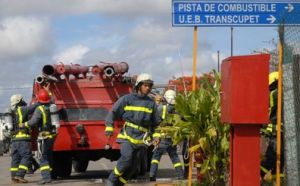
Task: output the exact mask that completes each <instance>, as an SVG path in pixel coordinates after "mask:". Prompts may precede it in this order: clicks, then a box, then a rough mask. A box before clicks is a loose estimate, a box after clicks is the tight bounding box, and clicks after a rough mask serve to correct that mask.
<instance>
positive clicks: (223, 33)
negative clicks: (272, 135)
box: [0, 0, 278, 112]
mask: <svg viewBox="0 0 300 186" xmlns="http://www.w3.org/2000/svg"><path fill="white" fill-rule="evenodd" d="M230 35H231V34H230V28H229V27H199V28H198V41H197V42H198V49H197V75H201V74H202V73H205V72H209V71H211V70H212V69H217V64H218V63H217V59H218V55H217V51H220V60H223V59H225V58H227V57H229V56H230V53H231V50H230V48H231V47H230V46H231V45H230V43H231V42H230V41H231V40H230ZM277 40H278V36H277V28H276V27H235V28H234V29H233V54H234V55H247V54H251V53H253V51H261V50H263V49H268V50H272V49H274V48H275V44H274V43H276V42H277ZM60 61H61V62H63V63H65V64H70V63H72V64H81V65H93V64H97V62H99V61H106V62H121V61H125V62H127V63H128V64H129V74H130V75H133V74H140V73H150V74H151V75H152V76H153V78H154V81H155V83H167V82H168V80H169V79H172V77H179V76H181V75H185V76H186V75H192V61H193V27H172V1H171V0H22V1H20V0H0V64H1V67H0V69H1V73H0V112H3V111H4V109H5V108H6V107H8V105H9V99H10V96H11V95H13V94H16V93H21V94H23V95H24V98H25V100H26V101H27V102H29V99H30V97H31V94H32V88H31V87H32V83H33V79H34V78H35V77H36V76H37V75H39V74H41V69H42V67H43V66H44V65H46V64H55V63H57V62H60Z"/></svg>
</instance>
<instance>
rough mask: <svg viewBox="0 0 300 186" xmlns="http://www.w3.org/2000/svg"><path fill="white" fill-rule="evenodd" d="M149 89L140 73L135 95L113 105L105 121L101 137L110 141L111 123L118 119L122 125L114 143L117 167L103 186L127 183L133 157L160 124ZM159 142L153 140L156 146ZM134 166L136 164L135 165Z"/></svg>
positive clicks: (149, 83) (148, 82)
mask: <svg viewBox="0 0 300 186" xmlns="http://www.w3.org/2000/svg"><path fill="white" fill-rule="evenodd" d="M152 86H153V80H152V77H151V75H149V74H144V73H143V74H140V75H139V76H138V77H137V80H136V83H135V87H134V89H135V92H134V93H131V94H128V95H125V96H123V97H121V98H120V99H119V100H118V101H117V102H116V103H115V104H114V106H113V108H112V111H111V112H110V113H109V114H108V116H107V118H106V123H105V125H106V128H105V135H106V136H107V137H108V138H110V137H111V136H112V135H113V130H114V121H115V120H116V119H122V120H124V121H125V123H124V126H123V128H122V130H121V131H120V133H119V134H118V136H117V142H118V143H120V145H121V149H120V152H121V157H120V158H119V160H118V162H117V165H116V166H115V168H114V170H113V171H112V172H111V174H110V175H109V178H108V181H107V185H109V186H118V185H124V184H126V183H127V180H128V179H130V177H131V174H132V173H134V171H135V169H136V167H134V165H135V164H136V162H135V161H136V159H137V154H141V151H145V149H146V148H147V145H145V139H146V137H147V136H151V134H152V133H153V131H154V129H155V127H157V126H158V124H159V123H160V121H161V120H160V118H159V115H158V112H157V106H156V104H155V102H154V101H153V100H152V99H151V98H150V97H148V94H149V93H150V91H151V89H152ZM158 143H159V139H154V140H153V144H154V145H155V146H156V145H157V144H158ZM137 166H138V165H137Z"/></svg>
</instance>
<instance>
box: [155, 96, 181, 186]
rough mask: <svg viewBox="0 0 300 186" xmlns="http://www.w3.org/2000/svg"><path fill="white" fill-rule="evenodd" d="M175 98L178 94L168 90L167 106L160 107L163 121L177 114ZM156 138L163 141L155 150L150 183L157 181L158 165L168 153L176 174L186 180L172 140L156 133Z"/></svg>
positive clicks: (161, 105)
mask: <svg viewBox="0 0 300 186" xmlns="http://www.w3.org/2000/svg"><path fill="white" fill-rule="evenodd" d="M175 96H176V93H175V91H174V90H167V91H166V92H165V94H164V98H165V100H166V102H167V104H160V105H159V106H158V111H159V113H160V116H161V119H162V120H163V119H165V118H166V115H167V114H174V113H175ZM168 126H172V124H168ZM154 137H160V138H161V141H160V143H159V145H158V148H157V149H155V150H154V152H153V156H152V160H151V168H150V181H156V172H157V169H158V164H159V161H160V158H161V156H162V155H163V154H164V153H165V152H167V153H168V154H169V157H170V159H171V160H172V163H173V165H174V168H175V170H176V174H177V177H178V179H179V180H183V179H184V173H183V169H182V164H181V162H180V159H179V157H178V154H177V148H176V146H174V145H173V141H172V138H171V137H169V136H166V135H165V134H163V133H155V134H154Z"/></svg>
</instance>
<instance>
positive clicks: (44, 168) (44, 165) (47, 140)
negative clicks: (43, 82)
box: [23, 89, 55, 185]
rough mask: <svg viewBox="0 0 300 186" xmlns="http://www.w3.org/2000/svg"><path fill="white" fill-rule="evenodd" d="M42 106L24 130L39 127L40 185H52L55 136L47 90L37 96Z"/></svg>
mask: <svg viewBox="0 0 300 186" xmlns="http://www.w3.org/2000/svg"><path fill="white" fill-rule="evenodd" d="M37 100H38V102H39V103H40V105H39V106H38V107H37V108H36V109H35V111H34V113H33V115H32V117H31V119H30V120H29V121H28V122H25V123H24V126H23V127H24V128H30V127H34V126H37V127H38V131H39V135H38V151H39V162H40V171H41V175H42V180H41V181H40V182H39V184H40V185H43V184H48V183H51V182H52V180H51V165H52V147H53V143H54V137H55V134H53V131H55V129H53V127H52V124H51V119H50V102H51V98H50V95H49V93H48V91H47V90H45V89H40V90H39V92H38V95H37Z"/></svg>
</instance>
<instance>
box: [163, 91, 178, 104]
mask: <svg viewBox="0 0 300 186" xmlns="http://www.w3.org/2000/svg"><path fill="white" fill-rule="evenodd" d="M175 97H176V92H175V91H174V90H167V91H166V92H165V95H164V98H165V99H166V101H167V103H169V104H171V105H174V104H175Z"/></svg>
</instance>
